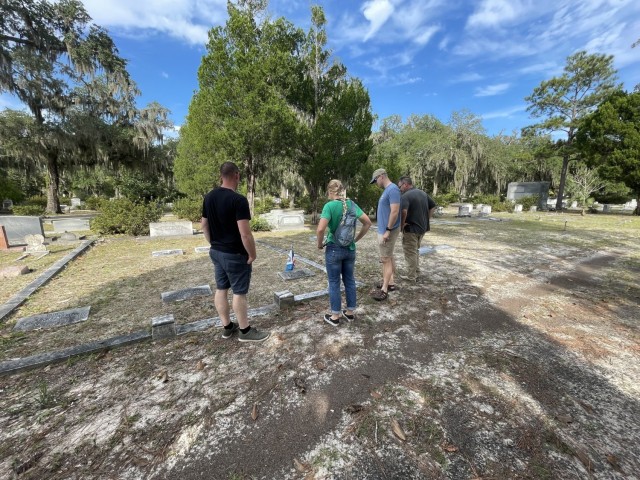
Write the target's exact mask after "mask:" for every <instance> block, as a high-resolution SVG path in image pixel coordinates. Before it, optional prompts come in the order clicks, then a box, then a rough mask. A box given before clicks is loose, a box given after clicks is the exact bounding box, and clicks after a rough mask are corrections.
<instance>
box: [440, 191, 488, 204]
mask: <svg viewBox="0 0 640 480" xmlns="http://www.w3.org/2000/svg"><path fill="white" fill-rule="evenodd" d="M433 201H434V202H436V205H439V206H441V207H446V206H448V205H449V204H450V203H456V202H459V201H460V195H458V193H457V192H449V193H439V194H438V195H436V196H435V197H433ZM477 203H481V202H477Z"/></svg>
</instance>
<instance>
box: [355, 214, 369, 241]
mask: <svg viewBox="0 0 640 480" xmlns="http://www.w3.org/2000/svg"><path fill="white" fill-rule="evenodd" d="M358 220H360V223H361V224H362V227H360V231H359V232H358V235H356V238H354V239H353V241H354V242H357V241H358V240H360V239H361V238H362V237H364V236H365V235H366V234H367V232H368V231H369V229H370V228H371V219H370V218H369V216H368V215H367V214H366V213H364V212H362V215H360V216H359V217H358Z"/></svg>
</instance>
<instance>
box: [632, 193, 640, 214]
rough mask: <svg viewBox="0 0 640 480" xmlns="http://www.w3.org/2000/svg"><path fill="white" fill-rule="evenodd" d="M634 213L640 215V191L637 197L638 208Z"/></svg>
mask: <svg viewBox="0 0 640 480" xmlns="http://www.w3.org/2000/svg"><path fill="white" fill-rule="evenodd" d="M633 213H634V214H635V215H640V192H638V195H637V198H636V209H635V210H634V211H633Z"/></svg>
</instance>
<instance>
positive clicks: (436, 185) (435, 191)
mask: <svg viewBox="0 0 640 480" xmlns="http://www.w3.org/2000/svg"><path fill="white" fill-rule="evenodd" d="M432 193H433V196H434V197H435V196H436V195H438V181H437V180H436V179H435V178H434V179H433V191H432Z"/></svg>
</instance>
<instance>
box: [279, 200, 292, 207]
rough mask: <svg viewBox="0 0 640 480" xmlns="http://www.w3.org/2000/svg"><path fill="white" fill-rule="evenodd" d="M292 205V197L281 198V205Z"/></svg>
mask: <svg viewBox="0 0 640 480" xmlns="http://www.w3.org/2000/svg"><path fill="white" fill-rule="evenodd" d="M290 205H291V199H290V198H281V199H280V207H282V208H289V206H290Z"/></svg>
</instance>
